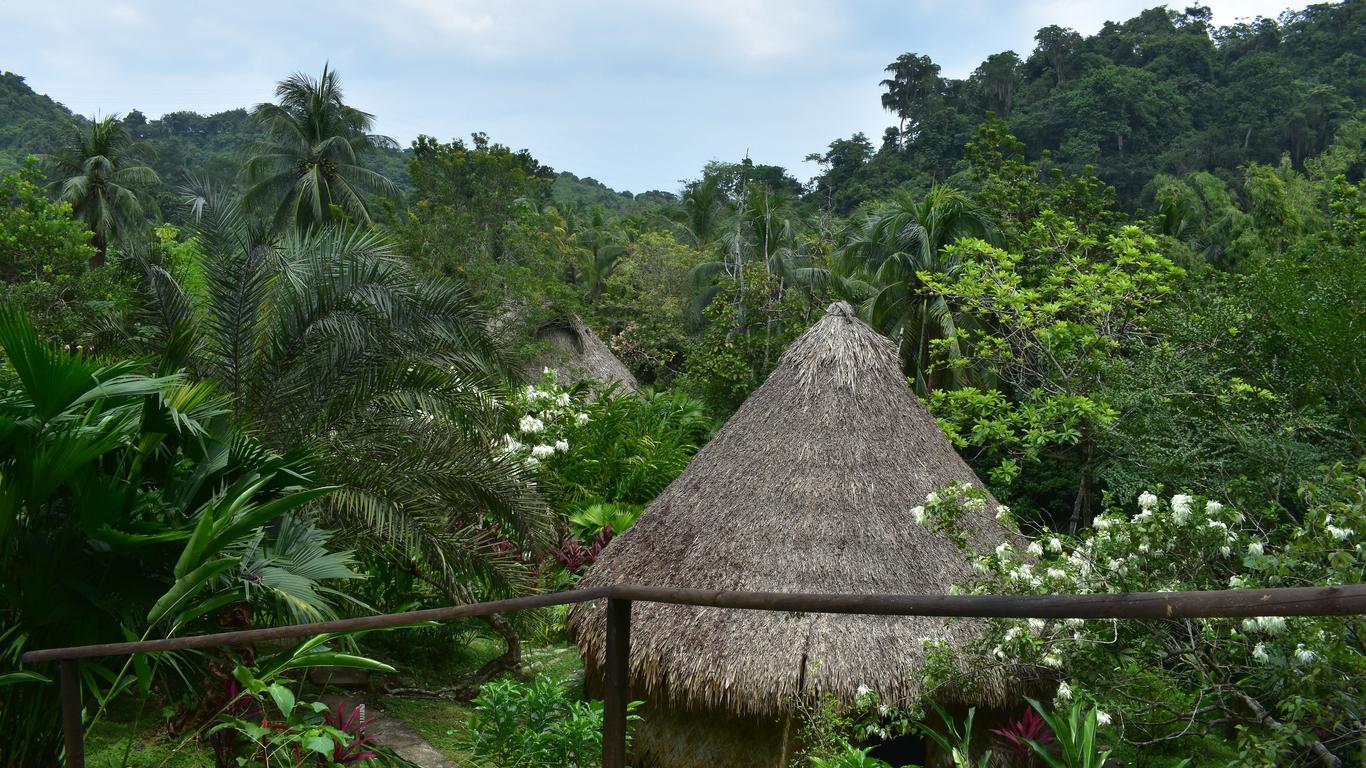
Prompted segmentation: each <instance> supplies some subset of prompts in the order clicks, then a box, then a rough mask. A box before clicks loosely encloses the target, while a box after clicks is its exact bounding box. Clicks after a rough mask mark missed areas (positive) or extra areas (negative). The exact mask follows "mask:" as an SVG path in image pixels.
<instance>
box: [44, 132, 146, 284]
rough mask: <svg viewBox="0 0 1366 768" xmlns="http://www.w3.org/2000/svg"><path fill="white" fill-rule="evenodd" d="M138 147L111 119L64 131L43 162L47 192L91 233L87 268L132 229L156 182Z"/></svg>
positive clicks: (99, 262) (99, 259)
mask: <svg viewBox="0 0 1366 768" xmlns="http://www.w3.org/2000/svg"><path fill="white" fill-rule="evenodd" d="M141 154H142V147H141V146H140V145H139V144H137V143H136V142H134V141H133V140H132V138H131V137H130V136H129V135H128V129H127V128H125V127H124V124H123V123H122V122H121V121H120V120H119V119H118V116H117V115H109V116H108V117H105V118H104V119H102V120H91V121H89V122H87V123H75V122H73V123H72V124H71V126H70V132H69V133H68V136H67V143H66V144H65V145H64V146H61V147H59V148H58V149H57V150H56V151H55V152H53V153H52V154H50V155H44V156H43V160H44V162H45V164H46V165H47V167H48V175H49V176H50V177H52V179H53V181H52V191H53V192H54V193H55V194H56V195H57V197H58V199H59V200H61V201H62V202H64V203H68V204H70V205H71V212H72V214H73V215H74V216H75V217H76V218H77V219H80V220H81V221H84V222H85V224H86V226H88V227H90V231H91V232H93V233H95V237H94V238H93V239H92V241H91V243H92V244H93V245H94V246H95V254H94V255H93V256H91V257H90V266H91V267H92V268H94V267H99V266H101V265H103V264H104V260H105V253H106V252H107V251H108V249H109V246H110V244H112V243H113V242H114V241H115V240H117V239H118V238H119V237H121V236H122V235H123V234H124V233H126V232H127V231H128V230H130V229H131V228H132V227H134V226H135V225H136V224H137V222H138V221H139V220H140V219H141V218H142V214H143V207H144V205H150V204H151V203H150V200H149V199H148V197H147V188H148V187H150V186H152V185H154V184H158V183H160V181H161V179H160V178H158V177H157V174H156V172H155V171H153V170H152V169H151V168H149V167H147V166H146V165H144V164H143V163H142V161H141V159H140V156H141Z"/></svg>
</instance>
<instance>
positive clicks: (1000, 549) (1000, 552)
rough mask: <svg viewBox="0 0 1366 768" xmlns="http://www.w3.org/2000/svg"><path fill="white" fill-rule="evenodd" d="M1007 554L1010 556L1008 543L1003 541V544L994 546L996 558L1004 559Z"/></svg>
mask: <svg viewBox="0 0 1366 768" xmlns="http://www.w3.org/2000/svg"><path fill="white" fill-rule="evenodd" d="M1008 554H1010V542H1008V541H1003V542H1001V543H1000V544H997V545H996V556H997V557H1005V556H1006V555H1008Z"/></svg>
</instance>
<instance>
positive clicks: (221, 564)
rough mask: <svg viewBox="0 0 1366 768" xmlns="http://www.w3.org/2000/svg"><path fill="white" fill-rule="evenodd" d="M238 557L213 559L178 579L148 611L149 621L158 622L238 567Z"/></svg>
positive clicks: (149, 622) (150, 622)
mask: <svg viewBox="0 0 1366 768" xmlns="http://www.w3.org/2000/svg"><path fill="white" fill-rule="evenodd" d="M237 565H238V558H235V557H228V558H224V559H222V560H213V561H210V562H207V563H204V564H203V565H201V566H199V567H198V568H196V569H194V570H193V571H190V572H189V573H187V574H185V575H184V576H183V577H181V578H179V579H176V582H175V584H173V585H172V586H171V589H170V590H169V591H168V592H167V593H166V594H164V595H162V596H161V598H160V599H159V600H157V601H156V604H155V605H153V606H152V610H151V611H148V613H147V623H148V624H156V623H157V622H159V621H161V620H162V619H164V618H166V616H168V615H170V614H171V613H172V612H173V611H176V610H178V609H179V608H180V606H181V604H182V603H184V602H185V601H186V600H188V599H190V598H191V597H193V596H194V595H195V593H197V592H199V590H201V589H203V588H204V586H205V585H207V584H208V583H209V582H211V581H213V580H214V579H216V578H218V577H219V576H221V575H223V574H224V573H227V572H228V571H230V570H232V569H233V568H236V567H237Z"/></svg>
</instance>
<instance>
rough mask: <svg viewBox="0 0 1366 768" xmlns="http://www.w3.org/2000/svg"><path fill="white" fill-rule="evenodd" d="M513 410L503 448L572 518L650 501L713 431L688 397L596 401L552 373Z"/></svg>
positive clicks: (610, 395) (626, 395)
mask: <svg viewBox="0 0 1366 768" xmlns="http://www.w3.org/2000/svg"><path fill="white" fill-rule="evenodd" d="M507 406H508V410H507V411H506V414H505V423H506V424H507V425H508V427H507V434H505V435H503V436H502V437H500V438H499V439H498V440H497V442H496V443H495V448H496V449H498V450H501V451H503V452H504V453H506V454H509V455H510V456H512V457H514V458H515V459H516V460H518V461H521V462H524V463H525V464H526V465H527V466H529V467H532V468H534V469H535V471H536V474H537V477H538V485H539V488H540V491H541V493H542V495H544V496H545V497H546V499H547V500H548V501H549V502H550V503H551V506H552V507H554V508H555V509H557V510H559V511H560V512H561V513H562V514H564V515H565V516H566V518H567V517H569V516H572V515H574V514H575V513H577V512H582V511H583V510H585V509H588V508H591V507H593V506H594V505H603V504H605V505H637V506H643V505H645V504H648V503H650V502H651V501H653V500H654V498H655V497H656V496H658V495H659V493H660V491H662V490H664V487H665V486H666V485H668V484H669V483H670V482H671V481H672V480H673V479H674V478H675V477H677V476H678V474H679V473H680V472H682V471H683V469H684V467H686V466H687V464H688V461H689V460H690V459H691V458H692V456H693V454H694V453H696V452H697V450H698V449H699V448H701V447H702V445H703V443H705V442H706V440H707V438H709V437H710V436H711V431H712V426H713V425H712V421H711V419H709V418H708V417H707V416H706V415H705V414H704V413H703V411H702V405H701V403H699V402H698V401H697V400H695V399H693V398H692V397H689V396H688V395H686V394H683V393H681V392H668V393H662V394H656V393H652V392H639V393H636V392H607V393H600V396H599V397H598V398H597V399H596V400H593V401H591V402H589V401H587V400H585V399H584V398H583V397H581V396H580V394H579V391H578V390H568V389H565V388H564V387H562V386H559V385H558V384H556V383H555V374H554V371H551V370H549V369H547V370H546V371H545V372H544V375H543V377H542V379H541V380H540V381H539V382H537V383H535V384H529V385H527V386H525V387H522V388H521V389H519V390H517V391H516V392H515V393H514V396H513V397H511V398H509V402H508V404H507ZM617 532H618V533H620V531H617ZM585 543H587V542H585Z"/></svg>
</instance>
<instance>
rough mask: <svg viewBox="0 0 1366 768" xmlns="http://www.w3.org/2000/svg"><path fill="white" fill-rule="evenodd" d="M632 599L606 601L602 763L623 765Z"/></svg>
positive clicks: (623, 767) (612, 767)
mask: <svg viewBox="0 0 1366 768" xmlns="http://www.w3.org/2000/svg"><path fill="white" fill-rule="evenodd" d="M630 677H631V601H630V600H618V599H616V598H608V600H607V665H606V669H605V670H604V674H603V696H602V708H603V712H602V766H603V768H626V705H627V703H628V702H629V701H630V698H631V680H630Z"/></svg>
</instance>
